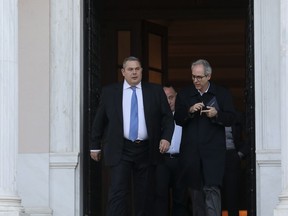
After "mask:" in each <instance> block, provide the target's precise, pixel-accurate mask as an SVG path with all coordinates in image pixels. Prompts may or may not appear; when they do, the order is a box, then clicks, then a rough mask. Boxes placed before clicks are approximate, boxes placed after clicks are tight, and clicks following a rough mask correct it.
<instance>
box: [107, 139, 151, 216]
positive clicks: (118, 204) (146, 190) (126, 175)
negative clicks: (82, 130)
mask: <svg viewBox="0 0 288 216" xmlns="http://www.w3.org/2000/svg"><path fill="white" fill-rule="evenodd" d="M148 162H149V158H148V143H147V142H144V143H139V144H136V143H133V142H130V141H125V146H124V150H123V156H122V159H121V161H120V162H119V163H118V164H117V165H115V166H111V167H110V188H109V194H108V206H107V216H116V215H117V216H128V215H131V207H130V205H129V203H130V202H131V200H130V199H129V198H130V196H131V191H133V196H132V200H133V206H132V209H133V211H134V213H132V215H135V216H150V213H149V211H148V210H149V203H148V201H149V198H151V197H150V195H151V190H152V188H151V187H150V186H151V183H152V181H151V177H152V175H153V174H152V171H153V168H152V166H151V165H149V163H148ZM132 185H133V187H132ZM147 209H148V210H147ZM150 209H151V208H150Z"/></svg>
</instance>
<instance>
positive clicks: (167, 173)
mask: <svg viewBox="0 0 288 216" xmlns="http://www.w3.org/2000/svg"><path fill="white" fill-rule="evenodd" d="M179 170H180V165H179V158H177V157H175V158H171V157H169V155H167V156H165V161H164V163H161V164H158V166H157V168H156V202H155V207H154V210H155V212H154V215H155V216H168V215H170V214H169V212H170V192H172V193H171V197H172V208H171V210H172V214H171V215H173V216H186V215H187V191H186V187H185V186H184V185H183V184H179Z"/></svg>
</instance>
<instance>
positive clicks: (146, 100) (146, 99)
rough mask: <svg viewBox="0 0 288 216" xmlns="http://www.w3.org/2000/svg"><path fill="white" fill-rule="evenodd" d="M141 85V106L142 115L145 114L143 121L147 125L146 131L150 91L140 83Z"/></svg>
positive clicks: (148, 123)
mask: <svg viewBox="0 0 288 216" xmlns="http://www.w3.org/2000/svg"><path fill="white" fill-rule="evenodd" d="M141 85H142V96H143V106H144V114H145V121H146V125H147V129H148V128H149V125H150V121H149V118H148V116H149V113H150V108H151V103H150V102H151V100H149V98H150V97H152V95H151V94H150V90H149V88H148V87H147V85H146V84H145V83H143V82H142V83H141Z"/></svg>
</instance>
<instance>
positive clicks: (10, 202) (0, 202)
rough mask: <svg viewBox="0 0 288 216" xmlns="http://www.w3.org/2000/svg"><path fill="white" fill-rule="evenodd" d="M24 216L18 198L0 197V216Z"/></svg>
mask: <svg viewBox="0 0 288 216" xmlns="http://www.w3.org/2000/svg"><path fill="white" fill-rule="evenodd" d="M4 215H5V216H26V215H27V214H25V213H24V210H23V207H22V206H21V199H20V197H18V196H13V195H12V196H0V216H4Z"/></svg>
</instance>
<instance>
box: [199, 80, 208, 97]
mask: <svg viewBox="0 0 288 216" xmlns="http://www.w3.org/2000/svg"><path fill="white" fill-rule="evenodd" d="M209 88H210V82H209V85H208V88H207V89H206V91H205V92H203V93H202V92H201V91H199V90H198V92H199V94H200V95H201V96H202V95H203V94H204V93H207V92H208V90H209Z"/></svg>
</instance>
